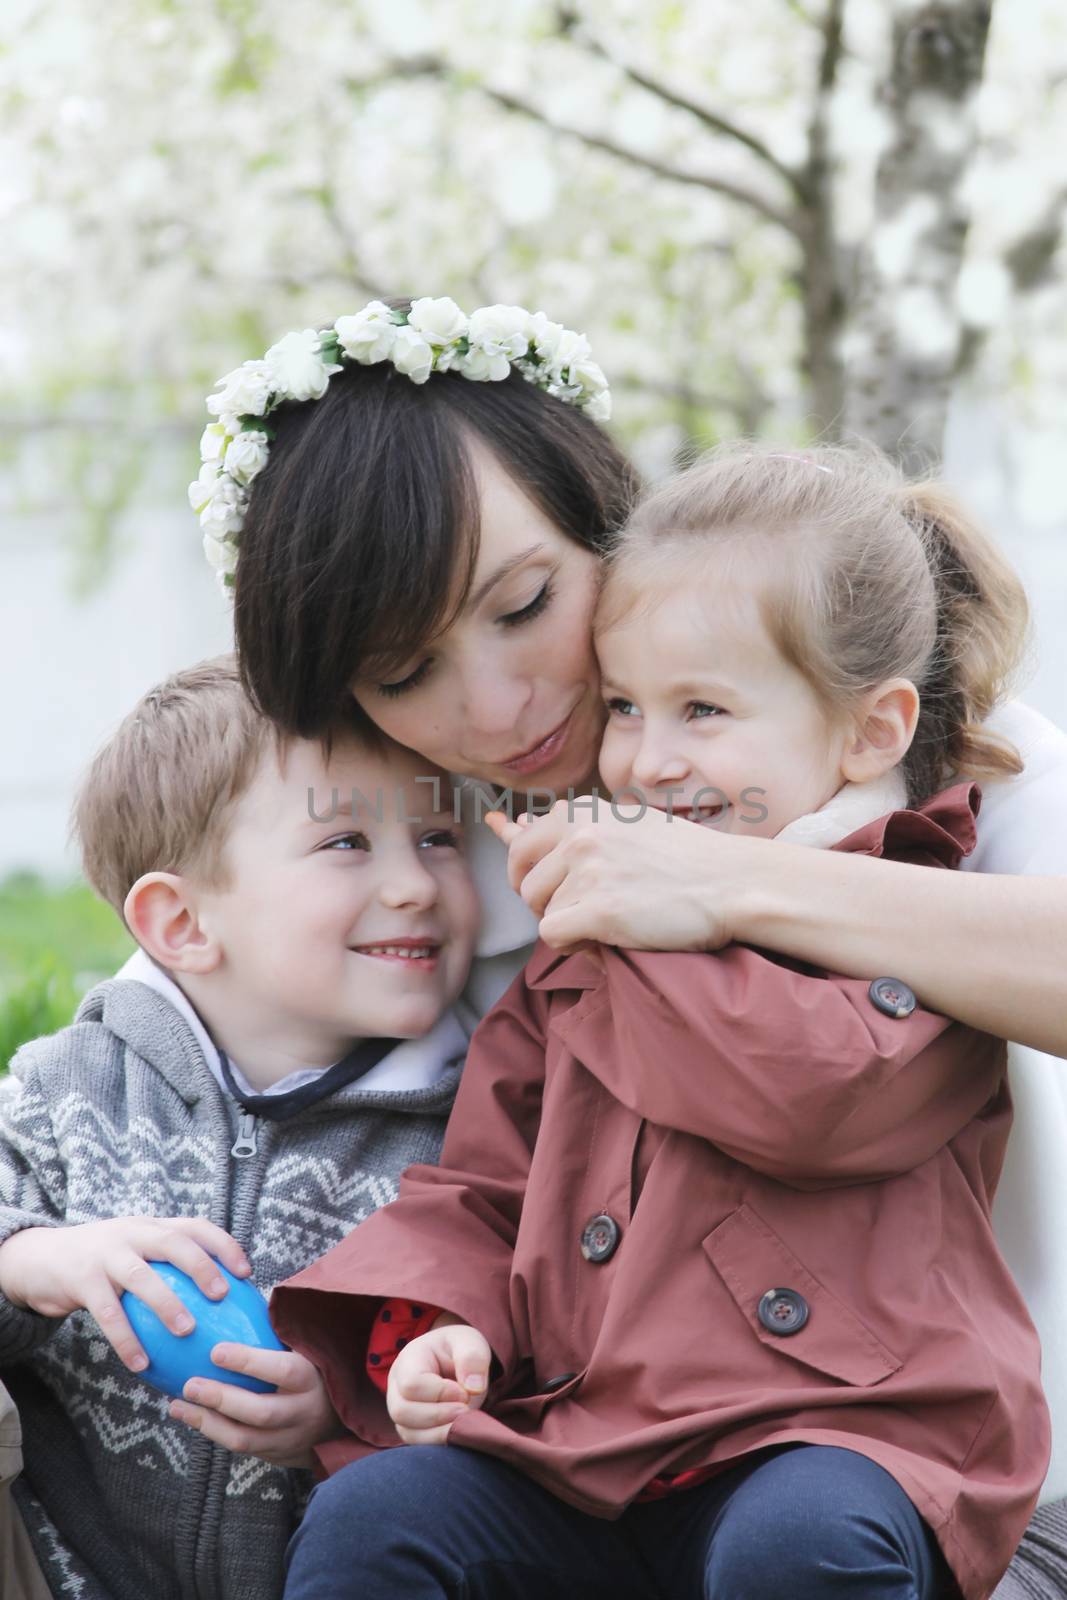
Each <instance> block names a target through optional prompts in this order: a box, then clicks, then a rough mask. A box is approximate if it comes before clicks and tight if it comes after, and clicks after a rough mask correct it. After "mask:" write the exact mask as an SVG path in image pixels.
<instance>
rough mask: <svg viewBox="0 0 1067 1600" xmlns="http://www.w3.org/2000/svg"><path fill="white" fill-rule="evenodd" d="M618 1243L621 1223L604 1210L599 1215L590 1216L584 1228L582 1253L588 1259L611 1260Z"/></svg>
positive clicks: (597, 1260)
mask: <svg viewBox="0 0 1067 1600" xmlns="http://www.w3.org/2000/svg"><path fill="white" fill-rule="evenodd" d="M618 1243H619V1224H618V1223H617V1222H616V1221H615V1218H614V1217H609V1216H608V1215H607V1213H606V1212H604V1211H602V1212H601V1213H600V1215H599V1216H596V1217H590V1219H589V1221H588V1222H587V1223H586V1225H585V1227H584V1228H583V1229H582V1238H581V1248H582V1255H583V1256H584V1257H585V1259H586V1260H587V1261H595V1262H598V1263H599V1262H601V1261H608V1260H610V1258H611V1257H612V1256H613V1255H614V1254H615V1250H616V1248H617V1246H618Z"/></svg>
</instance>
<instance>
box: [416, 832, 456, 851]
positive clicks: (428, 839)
mask: <svg viewBox="0 0 1067 1600" xmlns="http://www.w3.org/2000/svg"><path fill="white" fill-rule="evenodd" d="M419 845H420V847H421V848H422V849H426V850H434V849H445V850H462V849H463V838H462V835H460V834H458V833H456V832H455V831H454V830H453V829H452V828H437V829H435V830H434V832H433V833H427V834H424V835H423V837H422V838H421V839H420V840H419Z"/></svg>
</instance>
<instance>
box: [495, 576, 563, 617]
mask: <svg viewBox="0 0 1067 1600" xmlns="http://www.w3.org/2000/svg"><path fill="white" fill-rule="evenodd" d="M551 598H552V580H551V579H550V578H547V579H546V580H545V582H544V583H543V584H542V585H541V588H540V589H538V591H537V593H536V594H535V595H534V597H533V599H532V600H531V601H530V603H529V605H527V606H523V607H522V609H521V610H520V611H509V612H508V614H507V615H506V616H504V617H500V618H498V621H499V622H500V625H501V627H503V628H516V627H518V626H519V625H520V624H521V623H523V622H532V621H533V619H534V617H539V616H540V615H541V613H542V611H543V610H544V609H545V607H546V606H547V605H548V602H549V601H550V600H551Z"/></svg>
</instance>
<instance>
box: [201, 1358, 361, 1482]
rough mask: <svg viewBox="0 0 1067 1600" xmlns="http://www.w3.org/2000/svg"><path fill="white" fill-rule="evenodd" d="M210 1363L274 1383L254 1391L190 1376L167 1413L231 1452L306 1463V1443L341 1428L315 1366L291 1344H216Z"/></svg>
mask: <svg viewBox="0 0 1067 1600" xmlns="http://www.w3.org/2000/svg"><path fill="white" fill-rule="evenodd" d="M211 1359H212V1361H214V1362H215V1364H216V1366H219V1367H225V1368H226V1369H227V1370H228V1371H230V1372H246V1373H248V1374H249V1376H250V1377H253V1378H262V1379H263V1381H264V1382H265V1383H273V1384H276V1385H277V1392H276V1393H275V1394H255V1393H253V1391H252V1390H251V1389H241V1388H239V1387H238V1386H237V1385H236V1384H234V1383H220V1382H218V1381H216V1380H215V1379H213V1378H190V1379H189V1381H188V1383H187V1384H186V1385H185V1388H184V1389H183V1390H182V1395H183V1398H182V1399H181V1400H172V1401H171V1405H170V1414H171V1416H172V1417H173V1418H174V1420H175V1421H176V1422H184V1423H186V1424H187V1425H188V1426H189V1427H190V1428H195V1429H196V1430H197V1432H198V1433H202V1434H203V1435H204V1438H205V1439H210V1440H211V1441H212V1442H213V1443H214V1444H220V1445H222V1446H223V1448H224V1449H226V1450H232V1451H234V1453H235V1454H236V1455H244V1456H259V1457H260V1458H261V1459H262V1460H264V1461H269V1462H271V1464H272V1465H273V1466H276V1467H310V1466H312V1465H313V1464H314V1458H313V1456H312V1454H311V1447H312V1445H314V1444H321V1443H322V1441H323V1440H324V1439H334V1438H336V1437H337V1435H338V1434H340V1433H343V1432H344V1427H343V1426H342V1424H341V1422H340V1420H339V1418H338V1416H337V1413H336V1411H334V1409H333V1406H332V1405H331V1404H330V1397H329V1395H328V1394H327V1393H326V1385H325V1383H324V1382H323V1380H322V1376H321V1374H320V1373H319V1371H318V1370H317V1368H315V1367H313V1366H312V1365H311V1362H310V1361H308V1360H306V1359H305V1357H304V1356H301V1355H298V1354H297V1353H296V1351H295V1350H259V1349H257V1348H256V1347H255V1346H254V1345H248V1344H217V1345H216V1346H215V1348H214V1349H213V1350H212V1352H211Z"/></svg>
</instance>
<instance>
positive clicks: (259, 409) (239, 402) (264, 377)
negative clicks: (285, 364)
mask: <svg viewBox="0 0 1067 1600" xmlns="http://www.w3.org/2000/svg"><path fill="white" fill-rule="evenodd" d="M215 387H216V389H219V388H221V390H222V393H221V394H213V395H209V396H208V402H207V408H208V410H209V411H210V412H211V414H212V416H213V417H222V418H233V417H262V416H265V415H266V411H267V403H268V401H269V400H270V392H271V378H270V372H269V371H268V369H267V363H266V362H265V361H246V362H245V363H244V365H243V366H240V367H237V368H236V370H235V371H233V372H228V373H227V374H226V376H225V377H224V378H220V379H219V381H218V383H217V384H216V385H215Z"/></svg>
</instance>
